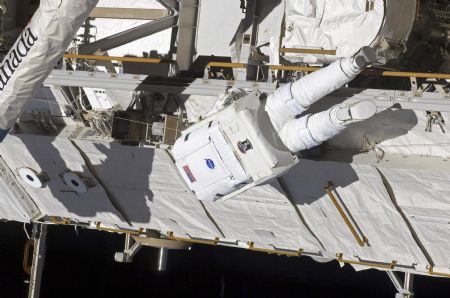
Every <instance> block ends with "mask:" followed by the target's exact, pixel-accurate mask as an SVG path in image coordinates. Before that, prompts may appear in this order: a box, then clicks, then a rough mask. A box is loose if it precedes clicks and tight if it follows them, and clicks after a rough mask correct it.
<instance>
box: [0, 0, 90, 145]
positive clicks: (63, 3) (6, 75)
mask: <svg viewBox="0 0 450 298" xmlns="http://www.w3.org/2000/svg"><path fill="white" fill-rule="evenodd" d="M97 2H98V0H41V2H40V6H39V8H38V9H37V11H36V13H35V14H34V16H33V17H32V19H31V21H30V23H29V24H28V25H27V27H26V28H25V29H24V30H23V32H22V33H21V35H20V36H19V38H18V39H17V41H16V42H15V44H14V45H13V46H12V48H11V50H10V51H9V52H8V54H7V55H6V56H5V57H4V59H3V61H2V63H1V65H0V141H2V140H3V138H4V137H5V136H6V135H7V134H8V131H9V130H10V129H11V128H12V127H13V126H14V123H15V122H16V120H17V118H18V117H19V116H20V114H21V113H22V111H23V109H24V107H25V105H26V104H27V102H28V101H29V99H30V98H31V97H32V95H33V93H34V92H35V91H36V90H37V89H38V88H39V87H40V86H41V85H42V83H43V82H44V80H45V79H46V78H47V76H48V75H49V73H50V72H51V71H52V69H53V68H54V67H55V65H56V63H57V62H58V61H59V60H60V59H61V56H62V55H63V53H64V51H65V50H66V49H67V47H68V46H69V44H70V42H71V40H72V38H73V36H74V35H75V33H76V32H77V31H78V29H79V28H80V26H81V25H82V24H83V22H84V21H85V20H86V18H87V17H88V16H89V14H90V12H91V11H92V9H93V8H94V7H95V6H96V5H97Z"/></svg>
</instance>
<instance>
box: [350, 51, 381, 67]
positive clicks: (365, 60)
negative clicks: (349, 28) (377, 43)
mask: <svg viewBox="0 0 450 298" xmlns="http://www.w3.org/2000/svg"><path fill="white" fill-rule="evenodd" d="M376 60H377V54H376V53H375V51H374V50H373V49H372V48H371V47H362V48H361V49H360V50H359V51H358V52H357V53H356V54H355V55H354V56H353V63H354V64H355V66H356V67H358V68H359V69H363V68H365V67H367V66H368V65H370V64H372V63H374V62H375V61H376Z"/></svg>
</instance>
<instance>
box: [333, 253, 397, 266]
mask: <svg viewBox="0 0 450 298" xmlns="http://www.w3.org/2000/svg"><path fill="white" fill-rule="evenodd" d="M336 260H337V261H338V262H340V263H345V264H352V265H361V266H367V267H373V268H383V269H394V268H395V267H396V266H397V261H392V262H390V263H376V262H366V261H353V260H346V259H344V254H342V253H339V254H336Z"/></svg>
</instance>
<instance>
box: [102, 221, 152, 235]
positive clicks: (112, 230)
mask: <svg viewBox="0 0 450 298" xmlns="http://www.w3.org/2000/svg"><path fill="white" fill-rule="evenodd" d="M95 228H96V229H97V230H99V231H105V232H111V233H120V234H130V235H134V236H139V235H142V234H143V233H144V229H139V230H138V231H134V230H124V229H113V228H107V227H102V226H101V223H100V222H97V223H95Z"/></svg>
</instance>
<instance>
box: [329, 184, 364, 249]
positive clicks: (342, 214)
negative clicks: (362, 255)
mask: <svg viewBox="0 0 450 298" xmlns="http://www.w3.org/2000/svg"><path fill="white" fill-rule="evenodd" d="M332 188H333V183H332V182H328V185H327V186H325V191H326V193H327V194H328V196H329V197H330V199H331V201H332V202H333V204H334V206H335V207H336V209H337V210H338V211H339V214H340V215H341V217H342V219H343V220H344V221H345V224H346V225H347V227H348V228H349V230H350V232H351V233H352V234H353V237H355V239H356V241H357V242H358V244H359V245H360V246H364V244H366V243H369V239H367V238H366V237H363V238H362V239H361V237H360V236H359V235H358V232H357V231H356V229H355V228H354V227H353V225H352V224H351V222H350V220H349V219H348V217H347V215H346V214H345V212H344V210H343V209H342V207H341V206H340V205H339V203H338V201H337V199H336V197H335V196H334V194H333V192H332Z"/></svg>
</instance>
